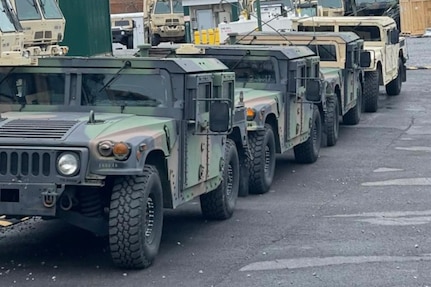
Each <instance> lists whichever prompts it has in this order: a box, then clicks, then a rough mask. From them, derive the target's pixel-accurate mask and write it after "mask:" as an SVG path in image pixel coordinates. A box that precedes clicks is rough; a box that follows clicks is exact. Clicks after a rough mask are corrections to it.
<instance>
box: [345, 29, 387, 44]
mask: <svg viewBox="0 0 431 287" xmlns="http://www.w3.org/2000/svg"><path fill="white" fill-rule="evenodd" d="M339 31H340V32H355V33H356V34H357V35H358V36H359V37H361V38H362V39H364V41H376V42H378V41H380V39H381V38H380V29H379V27H377V26H340V28H339Z"/></svg>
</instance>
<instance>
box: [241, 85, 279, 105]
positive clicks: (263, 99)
mask: <svg viewBox="0 0 431 287" xmlns="http://www.w3.org/2000/svg"><path fill="white" fill-rule="evenodd" d="M241 93H242V95H243V98H244V105H245V106H246V107H247V108H255V107H256V106H260V105H267V104H270V103H272V102H274V101H279V100H280V97H281V92H278V91H268V90H255V89H249V88H235V102H236V103H237V102H239V100H240V95H241Z"/></svg>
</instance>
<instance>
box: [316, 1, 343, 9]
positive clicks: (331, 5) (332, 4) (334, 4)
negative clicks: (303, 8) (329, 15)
mask: <svg viewBox="0 0 431 287" xmlns="http://www.w3.org/2000/svg"><path fill="white" fill-rule="evenodd" d="M318 2H319V5H320V6H322V7H327V8H342V7H343V6H342V3H341V1H340V0H319V1H318Z"/></svg>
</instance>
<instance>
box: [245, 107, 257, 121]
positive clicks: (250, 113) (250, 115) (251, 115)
mask: <svg viewBox="0 0 431 287" xmlns="http://www.w3.org/2000/svg"><path fill="white" fill-rule="evenodd" d="M255 117H256V110H255V109H251V108H247V121H252V120H254V118H255Z"/></svg>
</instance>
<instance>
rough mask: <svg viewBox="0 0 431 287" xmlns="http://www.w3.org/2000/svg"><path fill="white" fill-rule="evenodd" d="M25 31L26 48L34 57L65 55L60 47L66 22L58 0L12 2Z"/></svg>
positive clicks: (14, 0) (66, 49) (65, 50)
mask: <svg viewBox="0 0 431 287" xmlns="http://www.w3.org/2000/svg"><path fill="white" fill-rule="evenodd" d="M11 1H12V2H11V3H12V6H13V8H14V9H15V11H16V14H17V16H18V19H19V22H20V23H21V26H22V27H23V29H24V48H25V49H26V50H27V51H28V53H29V54H30V55H32V56H52V55H65V54H66V53H67V52H68V47H66V46H60V45H59V43H60V42H61V41H62V40H63V37H64V29H65V24H66V21H65V19H64V17H63V14H62V12H61V10H60V7H59V6H58V3H57V1H56V0H11Z"/></svg>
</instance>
